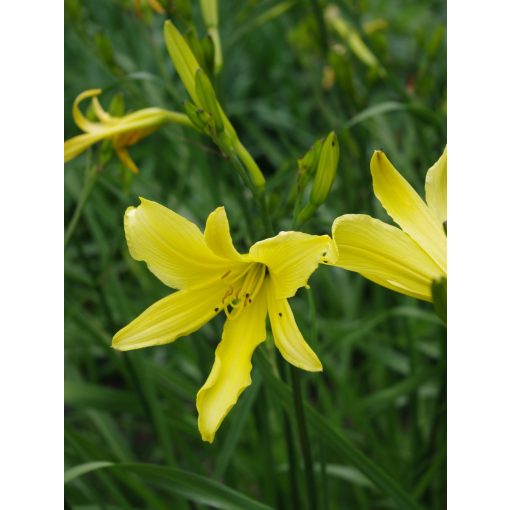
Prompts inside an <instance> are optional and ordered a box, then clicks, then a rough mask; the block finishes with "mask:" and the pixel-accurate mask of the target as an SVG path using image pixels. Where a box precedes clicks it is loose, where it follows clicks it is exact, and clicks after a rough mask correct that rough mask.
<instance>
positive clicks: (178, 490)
mask: <svg viewBox="0 0 510 510" xmlns="http://www.w3.org/2000/svg"><path fill="white" fill-rule="evenodd" d="M100 469H106V470H108V471H112V472H114V473H115V474H118V475H122V474H125V473H126V472H128V473H134V474H137V475H139V476H140V477H141V478H143V479H144V480H146V481H147V482H151V483H157V485H158V486H159V487H161V488H163V489H165V490H167V491H168V492H171V493H175V494H179V495H181V496H184V497H185V498H187V499H189V500H190V501H194V502H195V503H202V504H205V505H209V506H212V507H213V508H221V509H225V510H271V507H269V506H267V505H264V504H262V503H259V502H257V501H255V500H253V499H251V498H249V497H248V496H245V495H244V494H241V493H240V492H237V491H235V490H233V489H231V488H230V487H227V486H226V485H223V484H221V483H219V482H216V481H214V480H211V479H210V478H207V477H205V476H200V475H196V474H194V473H190V472H188V471H184V470H183V469H178V468H173V467H164V466H158V465H155V464H139V463H124V464H113V463H111V462H104V461H97V462H87V463H86V464H80V465H79V466H74V467H73V468H71V469H69V470H68V471H67V472H66V474H65V476H64V481H65V483H68V482H70V481H72V480H74V479H76V478H78V477H80V476H82V475H84V474H86V473H90V472H93V471H97V470H100Z"/></svg>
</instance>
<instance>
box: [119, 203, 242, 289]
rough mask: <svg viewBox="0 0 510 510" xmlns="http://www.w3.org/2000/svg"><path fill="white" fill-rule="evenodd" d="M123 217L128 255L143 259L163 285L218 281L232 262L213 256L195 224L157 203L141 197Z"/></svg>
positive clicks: (175, 287)
mask: <svg viewBox="0 0 510 510" xmlns="http://www.w3.org/2000/svg"><path fill="white" fill-rule="evenodd" d="M140 202H141V204H140V205H139V206H138V207H130V208H128V210H127V211H126V214H125V216H124V229H125V232H126V239H127V244H128V247H129V251H130V253H131V256H132V257H133V258H134V259H135V260H143V261H145V262H146V263H147V266H148V268H149V269H150V270H151V271H152V272H153V273H154V274H155V275H156V276H157V277H158V278H159V279H160V280H161V281H162V282H163V283H165V284H166V285H168V286H169V287H172V288H174V289H183V288H189V287H193V286H197V285H201V284H203V283H204V282H205V281H207V280H212V279H214V278H215V277H217V279H218V280H219V279H220V277H221V275H223V274H224V273H225V272H226V271H228V270H232V267H233V266H232V263H230V262H228V261H226V260H225V259H222V258H220V257H218V256H217V255H215V254H214V253H213V252H212V251H211V250H210V248H209V247H208V246H207V244H206V242H205V239H204V235H203V234H202V232H201V231H200V230H199V229H198V227H197V226H196V225H195V224H194V223H192V222H191V221H189V220H187V219H186V218H184V217H183V216H180V215H179V214H177V213H175V212H173V211H171V210H170V209H168V208H167V207H164V206H162V205H160V204H158V203H156V202H152V201H150V200H145V199H144V198H140Z"/></svg>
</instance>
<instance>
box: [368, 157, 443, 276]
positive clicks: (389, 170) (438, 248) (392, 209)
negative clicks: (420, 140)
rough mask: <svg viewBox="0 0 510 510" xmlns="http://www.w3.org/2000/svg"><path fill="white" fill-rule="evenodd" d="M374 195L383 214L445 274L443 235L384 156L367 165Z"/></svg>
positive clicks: (438, 225) (421, 201)
mask: <svg viewBox="0 0 510 510" xmlns="http://www.w3.org/2000/svg"><path fill="white" fill-rule="evenodd" d="M370 169H371V171H372V177H373V181H374V193H375V195H376V196H377V198H378V200H379V201H380V202H381V204H382V205H383V207H384V208H385V209H386V211H387V213H388V214H389V215H390V216H391V217H392V218H393V220H394V221H395V222H396V223H397V224H398V225H400V227H401V228H402V230H404V231H405V232H407V233H408V234H409V235H410V236H411V237H412V238H413V239H414V240H415V241H416V242H417V243H418V244H419V245H420V246H421V247H422V248H423V249H424V250H425V251H426V252H427V253H428V255H430V257H431V258H433V259H434V261H435V262H436V263H437V264H438V265H439V267H440V268H441V269H442V271H443V272H445V273H446V235H445V233H444V230H443V226H442V224H441V222H439V221H438V220H437V219H436V218H435V217H434V216H433V215H432V213H431V211H430V209H429V208H428V207H427V205H426V204H425V202H424V201H423V200H422V199H421V198H420V196H419V195H418V193H416V191H415V190H414V189H413V188H412V186H411V185H410V184H409V183H408V182H407V181H406V180H405V179H404V178H403V177H402V176H401V175H400V174H399V173H398V171H397V170H396V169H395V167H394V166H393V165H392V164H391V163H390V161H389V160H388V158H387V157H386V155H385V154H384V152H382V151H375V153H374V155H373V156H372V160H371V161H370Z"/></svg>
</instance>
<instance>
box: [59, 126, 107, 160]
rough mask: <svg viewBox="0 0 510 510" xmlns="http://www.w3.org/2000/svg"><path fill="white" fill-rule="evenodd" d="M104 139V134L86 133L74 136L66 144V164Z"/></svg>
mask: <svg viewBox="0 0 510 510" xmlns="http://www.w3.org/2000/svg"><path fill="white" fill-rule="evenodd" d="M103 138H104V135H103V134H102V133H84V134H81V135H77V136H73V137H72V138H69V140H66V141H65V142H64V163H67V162H68V161H71V160H72V159H74V158H76V157H77V156H79V155H80V154H81V153H82V152H84V151H85V150H87V149H88V148H89V147H91V146H92V145H94V144H95V143H96V142H99V141H100V140H102V139H103Z"/></svg>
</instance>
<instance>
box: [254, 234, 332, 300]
mask: <svg viewBox="0 0 510 510" xmlns="http://www.w3.org/2000/svg"><path fill="white" fill-rule="evenodd" d="M330 243H331V238H330V237H329V236H314V235H310V234H303V233H302V232H280V233H279V234H278V235H277V236H275V237H271V238H270V239H265V240H264V241H259V242H258V243H255V244H254V245H253V246H252V247H251V249H250V253H249V255H250V259H251V260H253V261H255V262H261V263H262V264H265V265H266V266H267V267H268V269H269V274H270V275H271V280H272V282H273V289H274V293H275V295H276V297H277V298H278V299H284V298H289V297H292V296H293V295H294V294H295V293H296V292H297V290H298V289H299V288H300V287H304V286H305V285H306V284H307V282H308V279H309V278H310V276H311V274H312V273H313V272H314V271H315V270H316V269H317V266H318V265H319V263H320V262H324V261H325V260H326V261H327V259H325V257H327V254H328V253H329V250H330Z"/></svg>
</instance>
